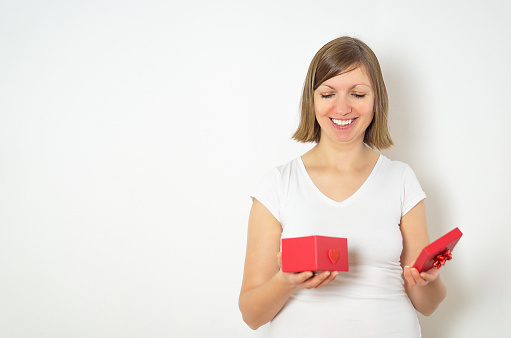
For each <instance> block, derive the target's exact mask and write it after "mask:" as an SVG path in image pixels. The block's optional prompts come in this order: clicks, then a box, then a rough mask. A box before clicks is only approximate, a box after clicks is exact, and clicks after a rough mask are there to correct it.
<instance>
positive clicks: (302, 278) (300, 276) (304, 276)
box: [295, 271, 314, 285]
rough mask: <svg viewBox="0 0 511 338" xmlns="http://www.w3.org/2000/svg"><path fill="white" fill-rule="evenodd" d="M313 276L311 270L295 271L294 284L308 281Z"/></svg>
mask: <svg viewBox="0 0 511 338" xmlns="http://www.w3.org/2000/svg"><path fill="white" fill-rule="evenodd" d="M313 276H314V273H313V272H312V271H304V272H300V273H297V274H296V275H295V277H296V284H298V285H300V284H303V283H305V282H306V281H308V280H309V279H311V278H312V277H313Z"/></svg>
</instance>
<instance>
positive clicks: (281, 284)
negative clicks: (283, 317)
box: [239, 272, 296, 330]
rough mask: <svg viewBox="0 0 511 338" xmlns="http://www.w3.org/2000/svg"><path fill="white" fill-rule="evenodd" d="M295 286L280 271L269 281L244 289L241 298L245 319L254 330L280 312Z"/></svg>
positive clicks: (240, 305) (240, 304) (240, 302)
mask: <svg viewBox="0 0 511 338" xmlns="http://www.w3.org/2000/svg"><path fill="white" fill-rule="evenodd" d="M295 288H296V286H295V285H291V284H289V283H287V282H286V281H285V280H284V279H283V278H282V275H281V272H279V273H277V274H275V276H273V278H272V279H270V280H269V281H268V282H267V283H265V284H263V285H261V286H259V287H256V288H253V289H250V290H246V291H244V292H243V293H242V294H241V295H240V299H239V307H240V310H241V313H242V315H243V320H244V321H245V323H247V325H248V326H250V328H251V329H253V330H256V329H257V328H259V327H260V326H262V325H264V324H266V323H268V322H269V321H271V320H272V319H273V318H274V317H275V316H276V315H277V313H279V311H280V309H282V306H284V304H285V303H286V301H287V300H288V298H289V296H290V295H291V294H292V293H293V291H294V290H295Z"/></svg>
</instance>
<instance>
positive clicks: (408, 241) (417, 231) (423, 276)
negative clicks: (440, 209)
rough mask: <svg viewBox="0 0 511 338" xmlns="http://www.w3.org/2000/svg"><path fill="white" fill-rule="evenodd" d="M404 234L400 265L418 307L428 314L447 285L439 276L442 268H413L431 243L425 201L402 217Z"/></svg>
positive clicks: (439, 301)
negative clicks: (423, 269)
mask: <svg viewBox="0 0 511 338" xmlns="http://www.w3.org/2000/svg"><path fill="white" fill-rule="evenodd" d="M401 234H402V235H403V253H402V254H401V265H402V267H403V276H404V279H405V290H406V293H407V294H408V297H409V298H410V300H411V301H412V304H413V306H414V307H415V309H416V310H417V311H419V312H420V313H422V314H423V315H425V316H429V315H430V314H432V313H433V311H435V309H436V308H437V307H438V305H440V303H441V302H442V300H443V299H444V298H445V295H446V288H445V285H444V283H443V282H442V280H441V279H440V270H439V269H437V268H433V269H430V270H428V271H425V272H422V273H420V274H419V272H418V271H417V269H415V268H411V266H412V265H413V263H414V262H415V260H416V259H417V257H418V256H419V253H420V252H421V250H422V249H423V248H424V247H425V246H426V245H428V244H429V243H430V242H429V236H428V228H427V223H426V208H425V205H424V201H421V202H419V203H418V204H417V205H416V206H415V207H414V208H413V209H412V210H410V211H409V212H408V213H407V214H406V215H404V216H403V217H402V218H401Z"/></svg>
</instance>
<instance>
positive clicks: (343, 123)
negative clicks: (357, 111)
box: [330, 118, 356, 127]
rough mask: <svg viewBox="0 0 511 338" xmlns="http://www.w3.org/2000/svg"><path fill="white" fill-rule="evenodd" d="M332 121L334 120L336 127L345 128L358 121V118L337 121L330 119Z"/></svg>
mask: <svg viewBox="0 0 511 338" xmlns="http://www.w3.org/2000/svg"><path fill="white" fill-rule="evenodd" d="M330 120H332V122H333V123H335V124H336V125H338V126H340V127H344V126H347V125H350V124H352V123H353V121H355V120H356V118H354V119H351V120H336V119H333V118H330Z"/></svg>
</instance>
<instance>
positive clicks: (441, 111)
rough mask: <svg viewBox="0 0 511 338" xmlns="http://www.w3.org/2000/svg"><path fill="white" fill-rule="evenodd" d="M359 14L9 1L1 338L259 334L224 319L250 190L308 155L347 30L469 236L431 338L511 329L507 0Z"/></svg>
mask: <svg viewBox="0 0 511 338" xmlns="http://www.w3.org/2000/svg"><path fill="white" fill-rule="evenodd" d="M185 3H186V4H185ZM366 3H367V2H362V3H361V2H354V1H297V0H294V1H253V2H250V3H249V2H245V1H234V0H233V1H190V2H184V1H179V2H177V1H175V2H174V1H63V0H61V1H0V271H1V273H0V274H1V277H0V336H1V337H35V336H37V337H170V336H172V337H256V336H257V337H259V336H264V332H265V328H262V329H260V330H259V331H257V332H252V331H251V330H250V329H249V328H248V327H247V326H246V325H245V324H244V323H243V322H242V320H241V315H240V314H239V311H238V308H237V298H238V291H239V287H240V284H241V277H242V269H243V260H244V250H245V240H246V239H245V236H246V223H247V218H248V211H249V208H250V199H249V197H248V196H249V194H250V192H251V191H252V190H253V189H254V188H255V186H256V185H257V184H258V182H259V179H260V178H261V177H262V176H263V175H264V174H265V173H266V172H267V171H268V170H270V169H271V168H272V167H274V166H276V165H279V164H282V163H284V162H287V161H288V160H290V159H292V158H294V157H296V156H298V155H300V154H302V153H303V152H305V151H306V150H307V149H308V148H309V147H310V146H308V145H300V144H296V143H294V142H293V141H291V140H290V139H289V136H290V135H291V133H292V132H293V130H294V128H295V127H296V123H297V119H298V103H299V96H300V91H301V87H302V83H303V80H304V78H305V73H306V70H307V67H308V63H309V62H310V60H311V58H312V57H313V55H314V53H315V52H316V51H317V50H318V49H319V48H320V47H321V46H322V45H323V44H325V43H326V42H328V41H329V40H331V39H333V38H335V37H337V36H339V35H344V34H349V35H352V36H356V37H359V38H361V39H363V40H364V41H365V42H367V43H368V44H369V45H370V46H371V47H372V48H373V50H374V51H375V52H376V54H377V55H378V56H379V59H380V62H381V65H382V68H383V72H384V77H385V79H386V82H387V87H388V90H389V93H390V99H391V116H392V117H391V130H392V134H393V137H394V140H395V143H396V147H395V148H394V149H393V150H392V151H389V152H386V155H387V156H389V157H391V158H393V159H399V160H402V161H405V162H407V163H409V164H410V165H411V166H412V167H413V168H414V170H415V171H416V173H417V176H418V177H419V179H420V180H421V182H422V185H423V188H424V190H425V191H426V193H427V194H428V199H427V207H428V219H429V224H430V235H431V237H432V238H433V239H434V238H436V237H438V236H440V235H441V234H443V233H445V232H447V231H448V230H450V229H452V228H454V227H455V226H458V227H460V228H461V229H462V231H463V232H464V237H463V238H462V240H461V242H460V243H459V246H458V247H457V248H456V250H455V259H454V260H453V261H452V262H449V264H448V266H446V268H445V269H444V270H443V278H444V280H445V282H446V284H447V286H448V293H449V294H448V298H447V299H446V300H445V301H444V303H443V304H442V305H441V307H440V308H439V309H438V310H437V312H436V313H435V314H434V315H433V316H431V317H428V318H423V317H421V318H420V320H421V323H422V327H423V335H424V337H435V338H447V337H449V338H451V337H454V338H457V337H464V338H466V337H483V336H485V337H502V336H503V335H504V332H506V333H507V332H509V331H510V330H511V326H510V322H509V318H510V317H511V312H510V308H509V306H508V304H509V302H510V300H511V297H510V289H509V287H508V282H509V280H510V279H511V273H510V270H509V268H508V265H509V251H508V247H509V244H508V243H509V237H510V235H511V231H510V228H509V225H510V222H509V211H508V210H509V209H507V208H509V205H510V203H511V198H510V195H509V190H510V188H511V179H510V175H509V172H510V170H511V165H510V159H511V158H510V155H509V152H508V145H509V143H510V141H511V136H510V134H511V133H510V132H509V131H508V128H509V126H510V124H511V114H510V107H511V99H510V97H511V95H510V92H511V84H510V80H509V79H510V78H511V67H510V66H509V59H510V55H511V39H509V33H510V28H511V25H510V23H509V22H510V21H511V20H510V19H511V7H510V5H509V2H505V1H496V0H488V1H484V2H482V1H460V0H459V1H448V2H447V1H439V0H434V1H428V2H411V1H374V2H371V3H370V4H368V5H365V4H366Z"/></svg>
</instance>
